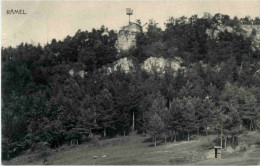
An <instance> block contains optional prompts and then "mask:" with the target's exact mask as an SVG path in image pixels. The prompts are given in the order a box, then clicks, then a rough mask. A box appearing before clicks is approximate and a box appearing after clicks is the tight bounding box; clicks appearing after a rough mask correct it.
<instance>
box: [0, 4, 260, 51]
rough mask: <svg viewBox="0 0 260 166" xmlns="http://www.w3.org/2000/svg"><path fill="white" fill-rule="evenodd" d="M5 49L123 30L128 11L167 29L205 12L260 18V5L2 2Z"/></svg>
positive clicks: (133, 18) (144, 21)
mask: <svg viewBox="0 0 260 166" xmlns="http://www.w3.org/2000/svg"><path fill="white" fill-rule="evenodd" d="M1 8H2V9H1V20H2V21H1V31H2V32H1V33H2V35H1V38H2V39H1V42H2V46H4V47H7V46H17V45H18V44H20V43H21V42H27V43H33V44H37V43H40V44H41V45H44V44H46V43H47V42H50V41H51V40H52V39H53V38H55V39H57V40H63V39H64V38H65V37H66V36H67V35H70V36H73V35H74V34H75V33H76V31H77V30H78V29H81V30H82V31H85V30H88V31H91V29H92V28H100V27H101V26H102V25H105V26H106V27H108V28H109V29H113V30H117V31H118V30H119V29H120V27H122V26H124V25H127V24H128V16H127V15H126V8H132V9H133V11H134V14H133V15H132V16H131V21H135V20H136V19H140V20H141V22H142V24H144V23H146V22H148V21H149V19H154V20H155V21H156V22H158V23H159V26H160V27H161V28H164V22H166V20H167V19H168V18H169V17H171V16H173V17H180V16H183V15H184V16H187V17H189V16H191V15H194V14H197V15H199V16H200V17H201V16H203V14H204V12H208V13H211V14H212V15H214V14H216V13H222V14H228V15H230V16H231V17H234V16H238V17H245V16H250V17H253V18H254V17H259V16H260V1H224V0H221V1H182V2H181V1H142V2H140V1H134V2H127V1H54V2H53V1H31V2H29V1H2V7H1ZM10 9H22V10H24V11H25V13H26V14H25V15H17V14H16V15H10V14H7V12H6V11H7V10H10Z"/></svg>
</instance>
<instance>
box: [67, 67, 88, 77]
mask: <svg viewBox="0 0 260 166" xmlns="http://www.w3.org/2000/svg"><path fill="white" fill-rule="evenodd" d="M69 74H70V76H71V77H74V76H76V75H78V76H80V77H81V78H84V77H85V74H87V72H85V71H84V70H79V71H78V72H76V71H75V70H74V69H70V71H69Z"/></svg>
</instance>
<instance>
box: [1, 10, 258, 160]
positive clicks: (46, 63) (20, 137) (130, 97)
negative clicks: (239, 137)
mask: <svg viewBox="0 0 260 166" xmlns="http://www.w3.org/2000/svg"><path fill="white" fill-rule="evenodd" d="M242 24H247V25H260V20H259V18H255V19H250V18H249V17H246V18H242V19H238V18H237V17H235V18H233V19H232V18H230V17H229V16H227V15H222V14H216V15H215V16H210V15H209V14H207V13H206V14H205V15H204V17H202V18H198V17H197V16H196V15H194V16H192V17H190V18H186V17H181V18H173V17H172V18H170V19H169V20H167V21H166V23H165V27H166V28H165V30H162V29H161V28H160V27H158V25H157V24H156V22H155V21H152V20H151V21H150V22H149V24H148V26H147V32H145V33H140V34H139V35H138V36H137V47H136V48H133V49H130V50H129V51H127V52H122V53H120V54H121V55H120V56H117V54H118V53H117V50H116V48H115V42H116V40H117V34H116V32H115V31H113V30H108V29H107V28H105V27H101V28H100V29H93V30H92V31H91V32H88V31H81V30H78V31H77V32H76V34H75V35H74V36H72V37H71V36H67V37H66V38H65V39H64V40H62V41H56V40H55V39H53V40H52V42H51V43H48V44H46V45H44V46H41V45H33V44H27V43H21V44H20V45H19V46H17V47H7V48H2V50H1V51H2V57H1V58H2V155H3V158H4V159H7V158H9V157H15V156H17V155H18V154H20V153H21V152H22V151H24V150H26V149H28V148H32V149H33V148H38V147H41V146H44V145H43V143H44V142H45V143H47V145H48V146H49V147H50V148H56V147H59V146H61V145H62V144H64V143H75V142H77V143H81V142H83V141H89V140H90V139H91V138H92V136H93V135H101V136H102V137H114V136H116V135H124V134H129V133H130V132H131V131H132V130H135V131H136V132H137V133H149V134H151V135H152V136H153V137H155V138H157V137H159V136H161V135H162V134H164V135H166V136H171V137H172V138H174V135H176V134H187V135H190V134H191V133H197V132H198V133H204V134H206V133H207V131H208V130H207V129H209V130H211V131H212V130H214V131H215V132H219V133H220V132H223V133H224V134H226V135H231V136H235V135H236V134H238V133H239V132H241V131H243V130H244V129H248V130H259V128H260V121H259V120H260V119H259V116H260V50H259V49H256V48H257V46H256V44H259V43H257V42H255V36H256V35H257V34H256V32H255V31H252V35H250V36H246V35H245V34H244V32H243V30H242V29H241V28H239V27H240V26H241V25H242ZM216 25H219V26H222V25H228V26H230V27H232V28H233V30H232V31H231V32H228V31H227V30H225V31H223V32H219V33H218V34H217V36H216V37H215V38H210V37H209V36H208V34H207V30H208V29H213V28H214V27H216ZM253 32H254V33H253ZM126 56H127V57H131V58H132V59H133V60H134V61H135V63H137V64H140V63H142V62H143V61H144V60H146V59H147V58H149V57H151V56H153V57H164V58H175V57H176V58H181V59H182V60H183V64H182V66H183V68H182V69H180V70H178V71H177V72H176V71H172V70H171V69H168V70H167V71H166V72H165V74H163V75H161V74H160V73H156V72H155V73H154V74H149V73H147V72H145V71H143V70H141V69H138V68H137V69H136V70H135V71H133V72H131V73H124V72H120V70H118V71H116V72H113V73H111V74H106V73H105V72H104V71H103V69H102V67H103V66H106V65H109V64H111V63H112V62H115V61H116V60H118V59H119V58H118V57H126ZM71 69H73V70H75V71H84V77H81V76H80V75H74V76H71V75H70V74H69V71H70V70H71ZM173 72H176V73H175V74H174V75H173ZM133 116H134V117H133ZM133 118H134V128H133ZM86 137H89V138H88V139H87V138H86Z"/></svg>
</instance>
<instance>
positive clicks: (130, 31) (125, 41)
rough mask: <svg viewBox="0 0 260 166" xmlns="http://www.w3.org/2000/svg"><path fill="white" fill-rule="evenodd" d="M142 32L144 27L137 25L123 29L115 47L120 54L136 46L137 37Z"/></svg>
mask: <svg viewBox="0 0 260 166" xmlns="http://www.w3.org/2000/svg"><path fill="white" fill-rule="evenodd" d="M140 32H142V26H140V25H138V24H136V23H130V24H129V25H127V26H125V27H123V29H122V30H120V31H119V33H118V40H117V42H116V45H115V47H116V48H117V50H118V52H122V51H126V50H128V49H130V48H131V47H135V46H136V35H137V34H138V33H140Z"/></svg>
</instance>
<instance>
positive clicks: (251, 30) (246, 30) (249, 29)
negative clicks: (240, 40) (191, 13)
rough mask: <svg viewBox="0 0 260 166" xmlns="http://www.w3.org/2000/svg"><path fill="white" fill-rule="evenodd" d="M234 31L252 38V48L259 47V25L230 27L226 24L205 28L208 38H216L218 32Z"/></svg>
mask: <svg viewBox="0 0 260 166" xmlns="http://www.w3.org/2000/svg"><path fill="white" fill-rule="evenodd" d="M237 29H240V30H242V31H237ZM225 31H227V32H229V33H232V32H236V33H238V32H239V33H242V34H244V35H245V36H247V37H252V38H253V43H252V45H253V49H260V25H241V26H239V28H238V27H236V26H234V27H230V26H227V25H223V24H221V25H216V26H215V27H213V28H212V29H207V30H206V33H207V35H208V36H209V37H210V38H218V34H219V33H220V32H225Z"/></svg>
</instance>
